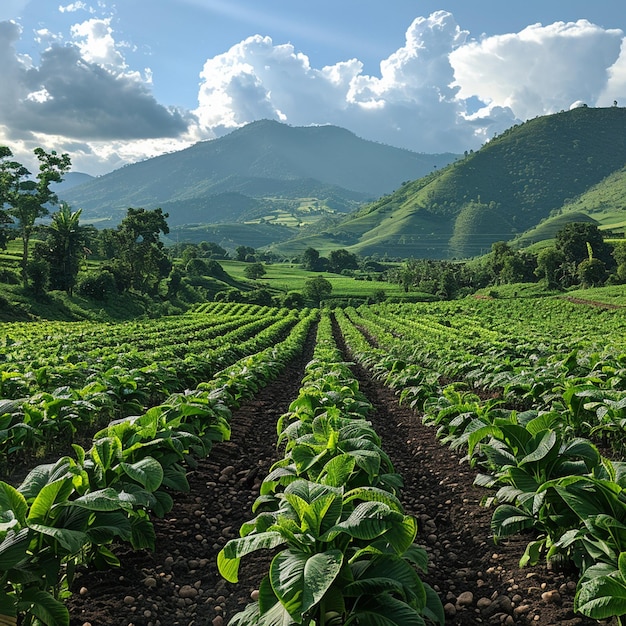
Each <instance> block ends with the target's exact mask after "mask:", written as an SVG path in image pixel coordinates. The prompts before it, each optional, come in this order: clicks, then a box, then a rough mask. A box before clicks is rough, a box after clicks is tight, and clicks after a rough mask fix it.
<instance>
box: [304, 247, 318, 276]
mask: <svg viewBox="0 0 626 626" xmlns="http://www.w3.org/2000/svg"><path fill="white" fill-rule="evenodd" d="M319 260H320V253H319V252H318V251H317V250H316V249H315V248H307V249H306V250H305V251H304V252H303V253H302V268H303V269H305V270H309V271H310V272H315V271H316V270H317V269H318V267H319Z"/></svg>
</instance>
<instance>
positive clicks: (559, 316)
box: [336, 301, 626, 619]
mask: <svg viewBox="0 0 626 626" xmlns="http://www.w3.org/2000/svg"><path fill="white" fill-rule="evenodd" d="M489 304H491V303H489ZM489 304H485V303H479V304H475V303H473V302H472V303H470V302H469V301H467V302H464V303H463V304H458V303H448V304H447V305H446V306H440V307H438V306H434V307H433V308H432V309H429V313H426V314H425V313H422V314H421V315H415V314H416V313H417V312H418V309H419V308H420V307H412V308H411V309H410V310H408V308H407V307H385V306H384V305H382V306H374V307H368V308H360V309H359V310H358V311H357V310H354V309H348V310H346V311H345V312H344V311H338V312H337V314H336V316H337V320H338V323H339V325H340V328H341V330H342V333H343V334H344V337H345V338H346V341H347V343H348V344H349V346H350V348H351V350H352V352H353V354H354V355H355V358H356V359H357V360H359V361H360V362H361V363H363V364H364V365H365V366H367V367H369V368H370V369H371V370H372V371H373V372H374V373H375V374H376V375H377V376H378V377H380V378H381V379H383V380H384V381H385V383H386V384H388V385H389V386H391V387H392V388H393V389H395V390H396V391H397V393H398V394H399V395H400V401H401V402H407V403H410V404H411V406H412V407H413V408H414V409H415V410H417V411H419V412H420V414H422V419H423V421H424V422H425V423H426V424H430V425H432V426H433V427H435V428H437V435H438V437H440V439H441V441H442V443H445V444H447V445H449V446H451V447H452V448H454V449H457V450H463V451H464V452H465V453H466V457H465V458H466V460H467V461H468V462H469V463H470V464H471V465H472V466H473V467H475V468H477V469H478V470H479V472H480V473H479V474H478V477H477V479H476V484H477V485H480V486H484V487H486V488H488V489H490V490H491V491H490V492H488V495H486V496H485V499H484V503H485V505H487V506H492V507H494V513H493V518H492V530H493V533H494V537H495V539H496V540H498V539H500V538H503V537H507V536H510V535H514V534H518V533H520V532H522V531H526V532H531V537H532V539H531V541H530V542H529V543H528V545H527V548H526V550H525V552H524V554H522V555H520V557H521V558H520V566H522V567H523V566H524V565H527V564H536V563H538V562H539V561H540V560H542V559H546V560H548V561H552V562H554V561H559V562H569V563H572V564H573V565H575V566H576V568H577V569H578V571H579V572H580V581H579V584H578V589H577V593H576V598H575V609H576V610H578V611H579V612H580V613H582V614H584V615H586V616H589V617H592V618H595V619H604V618H609V617H612V616H621V615H624V614H626V463H625V462H624V461H623V459H622V458H621V457H620V456H619V455H620V454H622V455H623V450H624V448H623V444H624V442H625V441H626V369H625V368H624V365H625V364H626V354H624V353H622V352H620V350H621V349H623V342H624V335H623V328H624V321H625V317H624V313H623V312H621V311H604V310H600V311H597V310H591V311H590V310H588V309H580V308H577V309H576V313H577V315H576V316H574V317H570V316H568V315H567V314H566V313H567V312H568V310H569V309H570V307H571V306H572V305H570V304H568V303H562V302H558V301H546V302H543V301H541V302H536V303H533V305H534V306H533V307H532V310H529V315H528V317H529V323H528V326H526V324H523V328H524V329H526V328H528V332H527V333H526V335H525V336H523V337H522V336H520V335H519V334H516V328H519V327H518V326H517V324H516V320H519V317H520V316H521V315H522V314H523V312H524V311H523V310H522V309H521V308H519V303H516V302H511V303H506V304H500V303H498V306H497V307H493V308H492V307H490V306H489ZM408 312H412V315H411V316H408V315H407V313H408ZM496 313H497V315H496ZM564 313H565V314H564ZM465 315H467V317H468V323H467V324H466V323H464V320H463V317H464V316H465ZM600 319H601V320H602V321H601V323H598V322H599V320H600ZM507 320H511V324H507V323H506V322H507ZM592 320H595V322H596V323H595V325H593V324H590V322H591V321H592ZM442 322H443V323H442ZM586 323H587V324H589V326H588V327H587V326H585V324H586ZM483 324H484V326H483ZM483 328H485V329H486V330H482V329H483ZM510 328H512V330H510ZM583 330H584V331H585V332H583ZM570 334H571V336H572V337H573V342H571V344H569V345H567V344H566V343H565V342H566V339H567V337H568V336H569V335H570ZM373 344H375V346H374V345H373ZM563 348H564V349H565V351H562V349H563ZM555 350H558V351H557V352H555ZM444 381H448V383H447V384H446V383H445V382H444ZM450 381H453V382H450ZM594 442H595V443H594ZM596 444H605V445H606V444H610V445H611V446H612V448H613V450H614V451H615V454H612V455H611V456H612V458H613V460H610V459H609V458H607V457H606V456H603V455H601V454H600V452H599V449H598V446H597V445H596ZM616 455H618V456H616Z"/></svg>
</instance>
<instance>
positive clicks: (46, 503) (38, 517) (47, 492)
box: [27, 479, 71, 526]
mask: <svg viewBox="0 0 626 626" xmlns="http://www.w3.org/2000/svg"><path fill="white" fill-rule="evenodd" d="M67 482H69V483H70V484H71V480H69V479H66V480H63V479H61V480H55V481H54V482H51V483H48V484H47V485H45V486H44V487H43V488H42V489H41V491H40V492H39V493H38V494H37V497H36V498H35V500H34V501H33V503H32V504H31V506H30V511H29V512H28V517H27V520H28V524H29V525H30V526H32V524H33V523H37V522H44V521H45V520H46V518H47V517H48V515H49V513H50V511H51V509H52V507H53V506H54V504H55V501H56V499H57V497H58V496H59V494H61V493H62V492H63V491H64V486H65V484H66V483H67Z"/></svg>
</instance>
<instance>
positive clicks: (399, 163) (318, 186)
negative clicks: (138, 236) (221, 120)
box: [62, 120, 456, 224]
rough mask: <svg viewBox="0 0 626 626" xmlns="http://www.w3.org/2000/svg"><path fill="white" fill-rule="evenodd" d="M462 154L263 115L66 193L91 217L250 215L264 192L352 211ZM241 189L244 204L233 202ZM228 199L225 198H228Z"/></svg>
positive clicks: (176, 220) (209, 219)
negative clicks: (153, 212)
mask: <svg viewBox="0 0 626 626" xmlns="http://www.w3.org/2000/svg"><path fill="white" fill-rule="evenodd" d="M455 158H456V156H455V155H453V154H436V155H433V154H418V153H415V152H411V151H409V150H403V149H400V148H393V147H391V146H387V145H383V144H379V143H376V142H372V141H366V140H364V139H360V138H359V137H357V136H356V135H354V134H353V133H351V132H349V131H347V130H345V129H343V128H338V127H336V126H311V127H291V126H287V125H285V124H281V123H279V122H275V121H270V120H261V121H258V122H253V123H252V124H248V125H247V126H244V127H242V128H240V129H238V130H235V131H233V132H232V133H230V134H229V135H226V136H224V137H221V138H219V139H214V140H211V141H205V142H200V143H197V144H195V145H193V146H191V147H189V148H187V149H185V150H181V151H178V152H173V153H170V154H164V155H161V156H158V157H155V158H152V159H148V160H146V161H142V162H140V163H134V164H132V165H127V166H125V167H122V168H120V169H118V170H115V171H113V172H111V173H109V174H106V175H104V176H100V177H98V178H96V179H94V180H91V181H89V182H87V183H85V184H83V185H80V186H78V187H74V188H72V189H70V190H68V191H67V192H65V193H64V194H63V197H62V199H63V200H65V201H66V202H68V203H69V204H70V205H71V206H72V207H75V208H82V209H83V217H84V218H86V219H95V218H99V219H102V218H111V219H112V220H113V221H114V222H115V221H119V219H121V217H123V215H124V214H125V211H126V209H127V208H128V207H130V206H132V207H135V208H138V207H143V208H146V209H150V208H156V207H161V208H163V209H164V210H167V211H168V212H169V213H170V222H171V223H172V224H183V223H186V222H187V221H188V220H190V221H193V222H202V223H216V222H224V221H229V222H237V221H240V220H242V219H245V216H246V215H247V214H248V212H249V209H250V206H251V204H254V203H255V201H257V202H258V201H260V200H262V199H266V200H267V199H270V198H271V199H272V200H276V199H278V200H281V199H282V200H289V201H290V203H291V205H290V206H291V207H292V208H294V207H296V208H297V207H298V206H299V204H300V200H301V199H303V198H316V199H320V200H323V201H324V202H326V200H329V202H330V204H328V203H326V204H325V206H326V207H327V208H328V209H329V210H332V211H339V212H347V211H351V210H354V209H355V208H357V207H358V206H360V205H362V204H363V203H364V202H365V201H368V200H373V199H375V198H377V197H379V196H381V195H382V194H385V193H389V192H390V191H392V190H393V189H395V188H397V187H398V186H399V185H400V184H401V183H402V182H403V181H406V180H413V179H415V178H419V177H421V176H423V175H425V174H426V173H428V172H429V171H431V170H432V169H433V167H443V166H445V165H447V164H448V163H450V162H451V161H453V160H454V159H455ZM232 194H239V198H240V199H241V201H242V202H241V204H239V203H236V202H235V203H233V202H232V200H233V195H232ZM225 199H227V200H228V203H227V205H225V204H224V203H223V201H224V200H225Z"/></svg>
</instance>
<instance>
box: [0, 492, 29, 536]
mask: <svg viewBox="0 0 626 626" xmlns="http://www.w3.org/2000/svg"><path fill="white" fill-rule="evenodd" d="M4 511H7V512H9V511H10V512H11V513H12V517H14V518H15V519H16V520H17V521H18V522H19V523H20V526H23V525H24V524H25V522H26V513H27V512H28V504H27V503H26V498H25V497H24V496H23V494H21V493H20V492H19V491H18V490H17V489H15V487H13V486H11V485H9V484H8V483H5V482H2V481H0V512H4Z"/></svg>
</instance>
